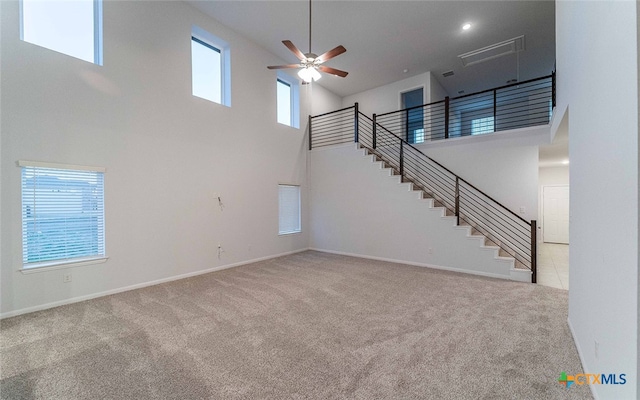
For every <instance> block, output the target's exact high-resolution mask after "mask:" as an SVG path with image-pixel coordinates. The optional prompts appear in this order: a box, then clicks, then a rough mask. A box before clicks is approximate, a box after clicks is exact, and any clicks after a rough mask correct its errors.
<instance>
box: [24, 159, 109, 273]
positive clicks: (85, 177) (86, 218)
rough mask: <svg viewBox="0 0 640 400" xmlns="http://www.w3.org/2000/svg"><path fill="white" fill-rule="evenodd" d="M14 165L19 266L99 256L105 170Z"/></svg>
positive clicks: (38, 164) (101, 256) (103, 248)
mask: <svg viewBox="0 0 640 400" xmlns="http://www.w3.org/2000/svg"><path fill="white" fill-rule="evenodd" d="M18 164H19V166H20V167H22V256H23V268H25V269H27V268H37V267H44V266H52V265H56V264H65V263H73V262H76V261H77V262H79V261H84V260H90V259H94V258H104V257H105V246H104V169H100V168H95V167H81V166H69V167H68V168H66V166H58V165H56V164H43V163H38V162H29V161H20V162H19V163H18Z"/></svg>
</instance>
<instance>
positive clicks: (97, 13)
mask: <svg viewBox="0 0 640 400" xmlns="http://www.w3.org/2000/svg"><path fill="white" fill-rule="evenodd" d="M24 1H25V0H19V2H18V3H19V12H20V40H22V41H23V42H26V43H30V44H33V45H35V46H39V47H42V48H45V49H48V50H51V51H55V52H56V53H60V54H64V55H66V56H69V57H73V58H76V59H78V60H82V61H86V62H90V63H93V64H96V65H99V66H102V65H103V61H104V60H103V37H102V32H103V13H102V2H103V0H93V60H91V61H89V60H86V59H84V58H80V57H78V56H76V55H73V54H69V53H65V52H63V51H61V50H58V49H53V48H51V47H47V46H44V45H42V44H39V43H34V42H31V41H28V40H26V39H25V38H24V29H25V20H24Z"/></svg>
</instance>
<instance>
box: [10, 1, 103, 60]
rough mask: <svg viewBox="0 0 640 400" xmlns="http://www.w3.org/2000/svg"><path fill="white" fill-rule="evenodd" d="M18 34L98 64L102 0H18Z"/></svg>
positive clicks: (100, 56)
mask: <svg viewBox="0 0 640 400" xmlns="http://www.w3.org/2000/svg"><path fill="white" fill-rule="evenodd" d="M20 14H21V21H20V22H21V24H20V38H21V39H22V40H24V41H25V42H29V43H33V44H36V45H38V46H42V47H46V48H48V49H51V50H54V51H57V52H60V53H63V54H66V55H69V56H72V57H76V58H79V59H81V60H85V61H89V62H92V63H94V64H98V65H102V0H74V1H61V0H48V1H42V0H21V1H20Z"/></svg>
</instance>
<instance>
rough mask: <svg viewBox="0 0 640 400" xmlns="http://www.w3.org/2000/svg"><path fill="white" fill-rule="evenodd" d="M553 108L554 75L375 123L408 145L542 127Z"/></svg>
mask: <svg viewBox="0 0 640 400" xmlns="http://www.w3.org/2000/svg"><path fill="white" fill-rule="evenodd" d="M553 107H555V73H553V74H551V75H548V76H545V77H542V78H536V79H531V80H528V81H525V82H519V83H514V84H511V85H507V86H502V87H498V88H493V89H489V90H485V91H482V92H478V93H472V94H468V95H464V96H459V97H454V98H451V99H450V98H449V97H446V98H445V99H444V100H440V101H436V102H433V103H429V104H425V105H421V106H416V107H411V108H406V109H403V110H398V111H392V112H388V113H384V114H378V115H377V116H376V121H377V122H378V123H379V124H380V125H382V126H384V127H385V128H387V129H388V130H390V131H391V132H393V133H395V134H396V135H398V136H400V137H402V138H403V139H404V140H406V141H407V142H409V143H415V144H419V143H423V142H428V141H433V140H441V139H449V138H457V137H463V136H471V135H479V134H486V133H493V132H499V131H504V130H508V129H517V128H525V127H529V126H536V125H545V124H548V123H549V121H550V119H551V113H552V110H553Z"/></svg>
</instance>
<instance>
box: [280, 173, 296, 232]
mask: <svg viewBox="0 0 640 400" xmlns="http://www.w3.org/2000/svg"><path fill="white" fill-rule="evenodd" d="M278 197H279V209H280V210H279V216H280V217H279V219H280V223H279V228H278V233H279V234H280V235H286V234H288V233H297V232H300V230H301V229H300V186H294V185H278Z"/></svg>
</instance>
